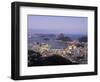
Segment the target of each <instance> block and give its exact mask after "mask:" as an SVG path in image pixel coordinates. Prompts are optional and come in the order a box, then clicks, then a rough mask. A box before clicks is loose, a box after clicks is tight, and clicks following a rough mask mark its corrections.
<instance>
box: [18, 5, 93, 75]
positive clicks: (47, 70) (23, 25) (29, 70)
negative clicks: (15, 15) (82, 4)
mask: <svg viewBox="0 0 100 82" xmlns="http://www.w3.org/2000/svg"><path fill="white" fill-rule="evenodd" d="M28 14H33V15H56V16H78V17H79V16H80V17H88V64H84V65H83V64H82V65H62V66H40V67H28V66H27V62H28V61H27V15H28ZM93 71H94V11H92V10H90V11H87V10H75V9H56V8H40V7H34V8H33V7H24V6H23V7H21V8H20V75H21V76H25V75H41V74H57V73H76V72H93Z"/></svg>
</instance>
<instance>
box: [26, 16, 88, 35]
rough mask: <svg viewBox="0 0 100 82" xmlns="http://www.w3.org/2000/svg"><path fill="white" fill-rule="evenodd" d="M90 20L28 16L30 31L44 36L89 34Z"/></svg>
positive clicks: (69, 17) (85, 18)
mask: <svg viewBox="0 0 100 82" xmlns="http://www.w3.org/2000/svg"><path fill="white" fill-rule="evenodd" d="M87 26H88V18H87V17H71V16H46V15H44V16H43V15H28V30H31V31H32V32H33V33H43V34H59V33H64V34H85V35H86V34H87V28H88V27H87Z"/></svg>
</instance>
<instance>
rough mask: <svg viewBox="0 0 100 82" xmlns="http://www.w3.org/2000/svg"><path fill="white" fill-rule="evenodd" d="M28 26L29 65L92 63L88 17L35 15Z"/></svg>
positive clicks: (29, 20) (30, 17)
mask: <svg viewBox="0 0 100 82" xmlns="http://www.w3.org/2000/svg"><path fill="white" fill-rule="evenodd" d="M35 19H36V20H35ZM58 19H59V20H60V21H59V20H58ZM28 23H29V24H28V25H29V26H28V66H51V65H77V64H87V63H88V37H87V17H59V16H57V17H55V16H34V15H33V16H29V17H28ZM59 23H60V24H59ZM71 23H72V24H71ZM36 27H37V28H36ZM54 27H55V28H54ZM61 27H62V28H61ZM68 27H70V28H68ZM80 28H81V29H80Z"/></svg>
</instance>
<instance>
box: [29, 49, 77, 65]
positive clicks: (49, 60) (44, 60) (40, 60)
mask: <svg viewBox="0 0 100 82" xmlns="http://www.w3.org/2000/svg"><path fill="white" fill-rule="evenodd" d="M71 64H77V63H73V62H71V61H70V60H68V59H65V58H64V57H61V56H58V55H52V56H48V57H42V56H41V54H39V53H37V52H34V51H32V50H28V66H45V65H71Z"/></svg>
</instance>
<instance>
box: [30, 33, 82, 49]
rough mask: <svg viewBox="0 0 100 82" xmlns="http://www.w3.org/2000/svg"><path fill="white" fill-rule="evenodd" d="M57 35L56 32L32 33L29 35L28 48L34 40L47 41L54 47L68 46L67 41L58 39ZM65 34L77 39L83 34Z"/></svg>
mask: <svg viewBox="0 0 100 82" xmlns="http://www.w3.org/2000/svg"><path fill="white" fill-rule="evenodd" d="M57 36H58V35H55V34H30V35H28V48H31V47H32V45H33V44H34V42H39V43H47V44H49V45H50V47H51V48H53V49H63V48H67V43H65V42H63V41H61V40H56V38H57ZM64 36H68V37H70V38H71V39H72V40H76V39H78V38H79V37H81V35H64Z"/></svg>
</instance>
